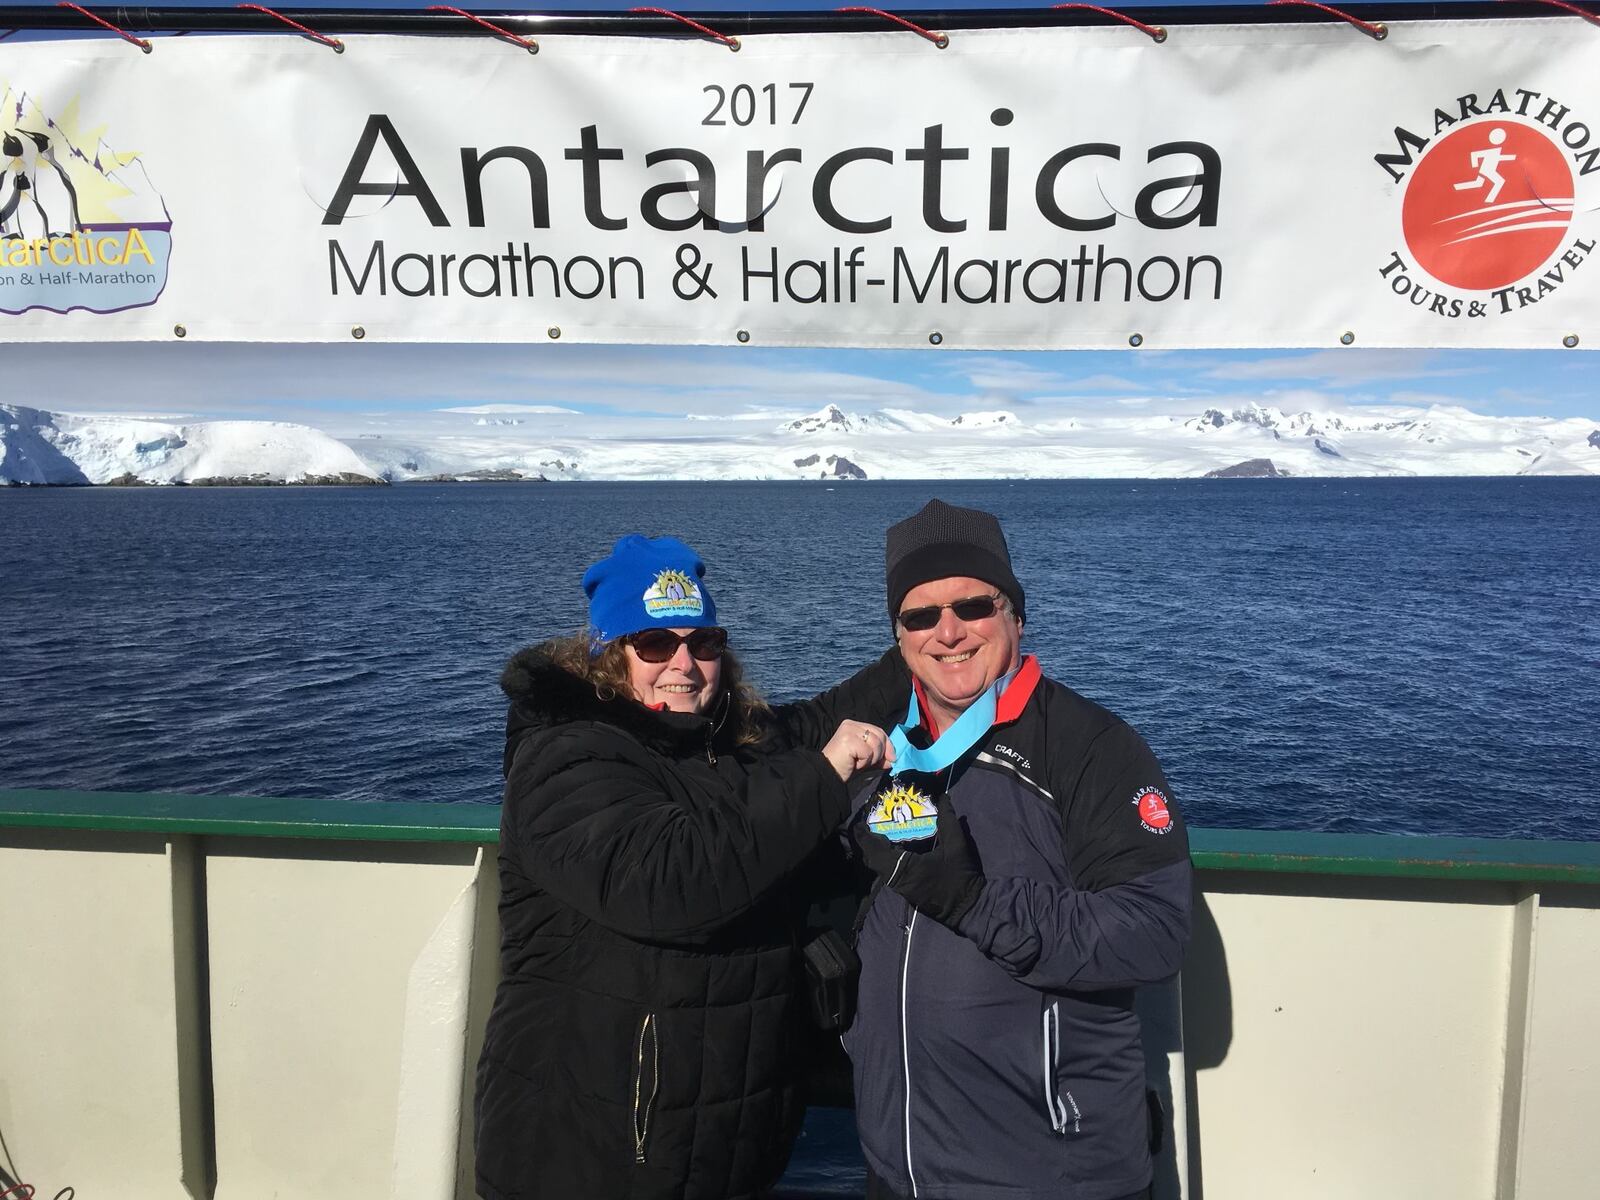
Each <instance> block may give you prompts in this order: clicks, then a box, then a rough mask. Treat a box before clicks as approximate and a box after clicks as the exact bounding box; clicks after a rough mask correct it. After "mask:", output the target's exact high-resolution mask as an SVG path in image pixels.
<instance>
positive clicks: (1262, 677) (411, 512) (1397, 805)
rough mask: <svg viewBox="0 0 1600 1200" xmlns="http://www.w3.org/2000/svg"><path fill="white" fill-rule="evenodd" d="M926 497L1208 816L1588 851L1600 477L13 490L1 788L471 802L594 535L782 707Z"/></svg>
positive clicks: (1597, 701) (3, 592)
mask: <svg viewBox="0 0 1600 1200" xmlns="http://www.w3.org/2000/svg"><path fill="white" fill-rule="evenodd" d="M935 494H937V495H939V496H942V497H943V498H945V499H947V500H949V501H951V502H953V503H960V504H969V505H976V506H980V507H984V508H988V509H990V510H992V511H994V512H996V513H998V514H1000V515H1001V517H1002V519H1003V520H1004V522H1005V527H1006V531H1007V534H1008V536H1009V537H1010V540H1011V545H1012V550H1013V557H1014V559H1015V561H1016V564H1017V574H1018V576H1019V577H1020V579H1021V580H1022V582H1023V584H1024V586H1025V587H1026V589H1027V592H1028V617H1029V620H1028V625H1027V630H1026V634H1025V644H1026V645H1027V647H1028V648H1029V649H1031V650H1032V651H1033V652H1034V653H1036V654H1037V655H1038V656H1039V658H1040V659H1041V661H1042V663H1043V665H1044V667H1045V669H1046V671H1047V673H1049V674H1050V675H1053V676H1055V677H1056V678H1059V679H1061V680H1062V681H1064V682H1066V683H1067V684H1069V685H1070V686H1072V687H1074V688H1076V689H1078V690H1079V691H1081V692H1083V693H1085V694H1086V695H1088V696H1090V697H1092V698H1093V699H1095V700H1098V701H1100V702H1101V703H1103V704H1105V705H1107V706H1108V707H1110V708H1112V709H1113V710H1115V711H1117V712H1119V713H1121V714H1122V715H1123V716H1125V717H1127V718H1128V719H1129V720H1131V721H1132V722H1133V723H1134V724H1135V725H1136V726H1137V727H1138V728H1139V729H1140V730H1141V731H1142V732H1143V733H1144V735H1145V736H1146V738H1147V739H1148V741H1149V742H1150V744H1151V745H1152V746H1153V747H1154V748H1155V750H1156V752H1157V754H1158V755H1159V756H1160V757H1161V759H1162V762H1163V764H1164V765H1165V767H1166V769H1167V773H1168V775H1169V777H1170V779H1171V781H1172V784H1173V787H1174V789H1175V791H1176V792H1177V794H1178V796H1179V797H1180V798H1181V800H1182V802H1183V803H1184V804H1185V806H1186V809H1187V812H1188V814H1189V816H1190V818H1191V820H1193V821H1194V822H1195V823H1196V824H1198V825H1210V826H1247V827H1261V828H1287V829H1322V830H1343V831H1362V830H1365V831H1382V832H1396V833H1434V834H1460V835H1474V836H1494V837H1500V836H1505V837H1545V838H1573V839H1590V838H1594V837H1595V836H1596V833H1595V830H1596V828H1597V827H1600V825H1597V818H1600V793H1597V790H1596V788H1595V787H1594V780H1595V779H1596V778H1597V777H1600V736H1597V733H1600V599H1597V596H1600V479H1470V480H1436V479H1429V480H1414V479H1402V480H1366V479H1362V480H1253V479H1252V480H1181V481H1149V480H1144V481H1077V482H1062V481H1052V482H1027V483H1005V482H965V483H947V484H931V483H865V484H844V483H842V484H838V485H836V486H830V485H826V484H822V483H814V484H813V483H649V484H620V483H619V484H607V483H577V484H573V483H557V484H542V485H541V484H507V485H500V484H439V485H403V486H397V487H392V488H370V489H368V488H351V489H344V488H337V489H315V488H313V489H291V488H277V489H249V488H242V489H184V488H150V489H131V490H124V489H48V490H25V489H8V490H5V491H0V603H3V608H0V612H3V614H4V622H5V625H4V630H5V631H4V634H3V637H0V659H3V662H4V677H5V679H6V680H7V686H6V687H5V689H4V691H3V692H0V730H3V734H4V736H3V737H0V787H58V788H94V789H119V790H133V791H158V790H159V791H184V792H199V793H221V794H236V793H237V794H251V795H275V796H334V797H349V798H357V799H366V800H421V801H432V802H438V803H475V804H485V803H492V802H493V801H494V800H495V799H496V798H497V795H498V790H499V779H498V771H499V761H500V733H501V721H502V716H503V709H502V702H501V696H500V693H499V691H498V688H497V686H496V677H497V675H498V672H499V668H500V665H501V663H502V662H503V661H504V660H505V658H506V657H507V656H508V655H509V654H511V653H512V652H513V651H514V650H516V649H517V648H518V647H519V646H522V645H525V644H527V643H529V642H532V641H536V640H538V639H540V638H543V637H545V636H547V635H550V634H552V633H561V632H567V631H571V630H574V629H576V628H577V627H578V625H579V624H580V623H581V621H582V619H583V604H582V600H583V595H582V591H581V589H580V587H579V584H578V580H579V577H580V575H581V573H582V570H583V568H584V566H585V565H586V564H587V563H589V562H591V561H592V560H594V559H595V558H596V557H598V556H600V555H601V554H603V553H604V552H605V550H606V549H607V547H608V546H609V545H610V543H611V541H612V540H613V539H614V538H615V537H616V536H617V535H618V534H620V533H623V532H626V531H630V530H642V531H644V532H647V533H674V534H678V535H680V536H682V537H684V538H686V539H688V540H689V541H690V542H691V543H693V544H694V545H695V546H697V547H698V548H699V549H700V550H701V552H702V553H703V554H704V556H705V558H706V560H707V562H708V563H709V574H708V583H709V584H710V586H711V588H712V590H713V594H714V596H715V597H716V600H717V603H718V606H719V609H720V611H721V614H722V618H723V620H724V622H725V623H726V624H727V625H728V626H729V627H730V628H731V629H732V631H733V636H734V644H735V645H736V647H737V648H738V649H739V650H740V651H741V652H742V653H743V655H744V657H745V659H746V662H747V664H748V666H749V667H750V669H751V673H752V675H753V676H754V678H755V680H756V682H757V683H758V684H759V685H760V686H761V687H762V688H763V689H764V690H765V691H766V692H767V693H768V695H769V696H771V697H773V698H775V699H783V698H788V697H793V696H799V695H804V694H807V693H810V692H813V691H816V690H819V689H821V688H823V687H825V686H827V685H828V684H830V683H832V682H834V681H835V680H837V679H838V678H840V677H841V676H843V675H844V674H846V673H848V672H849V671H851V670H853V669H854V668H856V667H857V666H859V665H861V664H862V663H864V662H866V661H867V660H868V659H870V658H872V657H875V656H876V655H877V654H878V653H879V652H881V651H882V650H883V649H884V648H885V647H886V646H887V645H888V644H889V638H890V628H889V622H888V618H887V615H886V613H885V611H884V608H883V568H882V552H883V531H884V529H885V527H886V526H887V525H889V524H890V523H891V522H893V521H895V520H897V519H899V518H901V517H903V516H906V515H908V514H909V513H911V512H913V511H914V510H915V509H916V508H918V507H919V506H920V505H921V504H922V503H923V501H925V500H926V499H927V498H928V497H930V496H932V495H935Z"/></svg>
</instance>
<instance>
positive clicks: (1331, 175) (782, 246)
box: [0, 17, 1600, 348]
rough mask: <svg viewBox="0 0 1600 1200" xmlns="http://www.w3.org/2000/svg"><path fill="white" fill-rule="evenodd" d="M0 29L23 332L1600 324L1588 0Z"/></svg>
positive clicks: (1437, 330) (648, 334) (1403, 342)
mask: <svg viewBox="0 0 1600 1200" xmlns="http://www.w3.org/2000/svg"><path fill="white" fill-rule="evenodd" d="M345 41H346V46H347V52H346V53H344V54H342V55H341V54H334V53H333V52H332V51H330V50H329V49H327V48H326V47H323V46H320V45H318V44H316V43H314V42H311V41H309V40H306V39H303V38H299V37H296V36H292V35H286V36H216V37H207V36H199V35H195V36H190V37H186V38H180V39H173V38H167V39H160V40H157V41H156V43H155V49H154V53H152V54H149V55H144V54H140V53H139V52H138V51H137V50H135V49H134V48H133V47H131V46H128V45H127V44H125V43H122V42H119V41H116V40H113V39H107V40H105V41H103V42H102V41H90V42H86V41H68V42H53V43H34V44H27V45H15V44H7V45H4V46H0V85H3V87H4V89H5V96H4V102H3V103H4V107H3V109H0V136H3V140H4V155H3V158H0V160H3V163H4V169H3V174H0V214H3V219H0V234H3V236H0V327H3V331H4V332H3V336H6V337H9V338H16V339H62V340H96V341H104V340H119V339H149V338H164V339H165V338H173V337H176V336H185V337H188V338H190V339H206V340H226V341H257V340H267V341H334V340H348V339H350V338H351V337H364V338H366V339H369V340H373V341H395V340H406V341H448V342H474V341H521V342H527V341H541V342H542V341H547V340H549V339H554V338H559V339H560V340H561V341H563V342H567V341H579V342H644V343H652V342H655V343H660V342H667V343H672V342H703V343H746V342H748V343H750V344H756V345H763V344H764V345H772V344H783V345H856V346H928V345H930V344H932V345H940V346H943V347H946V348H952V347H983V348H1086V347H1099V348H1103V347H1119V346H1129V345H1142V346H1144V347H1148V348H1168V347H1196V346H1207V347H1230V346H1256V347H1276V346H1322V345H1339V344H1345V345H1356V346H1484V347H1528V346H1545V347H1556V346H1560V345H1562V344H1577V345H1581V346H1583V347H1585V348H1589V347H1593V346H1595V345H1596V344H1597V343H1600V327H1597V326H1600V262H1591V259H1592V258H1593V254H1594V250H1595V246H1596V243H1597V241H1600V217H1597V214H1596V209H1597V208H1600V72H1597V71H1596V70H1595V68H1594V63H1595V56H1596V53H1597V52H1600V32H1597V31H1596V30H1595V29H1594V28H1593V27H1592V26H1590V25H1588V24H1586V23H1585V22H1583V21H1582V20H1580V19H1578V18H1575V17H1574V18H1570V19H1568V18H1557V19H1548V20H1515V21H1474V22H1467V21H1449V22H1416V23H1406V24H1397V25H1394V26H1392V27H1391V33H1390V36H1389V38H1388V39H1387V40H1386V41H1384V42H1376V41H1373V40H1371V39H1369V38H1367V37H1365V36H1363V35H1362V34H1361V33H1360V32H1358V31H1356V30H1354V29H1352V28H1350V27H1349V26H1347V25H1343V24H1337V23H1334V24H1322V23H1319V24H1314V25H1311V24H1308V25H1292V26H1283V25H1271V26H1265V25H1263V26H1194V27H1181V26H1180V27H1176V28H1174V29H1173V30H1172V34H1171V37H1170V39H1169V40H1168V41H1167V42H1166V43H1165V44H1159V45H1158V44H1156V43H1154V42H1152V41H1151V40H1150V39H1148V38H1147V37H1145V36H1144V35H1142V34H1140V33H1138V32H1137V31H1135V30H1132V29H1128V28H1123V27H1116V28H1096V29H1012V30H982V31H973V32H956V33H954V34H953V35H952V37H951V44H950V46H949V48H948V49H944V50H940V49H937V48H936V47H934V46H933V45H932V44H930V43H929V42H927V41H925V40H923V39H922V38H919V37H917V36H915V35H914V34H911V33H905V32H899V31H890V32H884V33H881V34H878V33H872V34H863V33H848V34H846V33H837V34H805V35H798V34H785V35H765V36H753V37H747V38H744V39H743V47H742V49H741V50H740V51H739V52H738V53H736V54H735V53H730V52H729V50H728V49H727V48H726V47H725V46H723V45H720V44H718V43H716V42H712V41H709V40H707V41H697V40H692V39H667V38H634V37H604V38H600V37H567V36H561V37H546V38H543V39H542V42H541V52H540V53H539V54H538V55H536V56H534V55H529V54H527V53H526V52H524V51H523V50H522V49H520V48H519V47H517V46H515V45H511V44H508V43H506V42H503V41H498V40H495V39H492V38H428V37H387V36H384V37H378V36H373V37H351V38H347V39H345Z"/></svg>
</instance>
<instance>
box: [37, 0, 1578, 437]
mask: <svg viewBox="0 0 1600 1200" xmlns="http://www.w3.org/2000/svg"><path fill="white" fill-rule="evenodd" d="M425 2H426V0H414V2H413V3H377V2H374V0H344V2H343V3H341V4H340V5H339V6H338V7H341V8H346V9H351V8H420V7H423V6H424V3H425ZM1168 2H1169V3H1178V4H1184V3H1191V2H1192V0H1168ZM186 6H199V5H197V4H195V3H194V0H173V4H172V5H170V7H186ZM296 7H300V6H298V5H297V6H296ZM463 7H467V8H480V9H482V10H483V11H504V7H502V6H485V5H476V4H467V5H463ZM626 7H628V6H627V5H626V4H604V3H586V2H584V0H563V2H561V3H559V4H555V5H552V6H550V7H549V8H546V9H544V10H543V11H547V12H577V11H619V10H622V9H625V8H626ZM829 7H832V6H831V5H825V4H822V5H819V4H807V3H804V2H793V3H784V4H772V3H763V2H761V0H754V2H752V0H695V3H694V4H693V5H692V7H691V9H690V11H696V12H707V11H713V10H727V11H739V12H749V11H758V12H759V11H794V10H799V9H813V8H819V9H826V8H829ZM950 7H956V8H1014V7H1018V6H1016V5H1011V4H1004V3H992V2H988V0H970V2H968V3H965V4H961V5H956V6H945V8H946V9H947V10H948V8H950ZM1037 7H1041V8H1042V7H1044V6H1043V5H1040V6H1037ZM1128 7H1136V5H1129V6H1128ZM906 11H911V9H910V8H909V7H908V8H907V9H906ZM73 361H74V375H75V381H76V382H77V384H78V385H80V386H76V387H75V388H74V391H75V393H76V396H75V405H74V407H75V408H77V409H78V410H79V411H89V410H102V411H118V412H147V413H170V414H174V415H176V414H183V415H186V416H195V417H223V416H250V417H271V418H277V419H289V420H305V421H307V422H309V423H313V424H318V425H321V426H323V427H327V428H330V429H335V428H336V427H337V426H339V425H340V424H341V423H342V422H343V421H345V420H347V419H350V418H353V417H355V416H358V415H371V414H374V413H378V412H382V413H386V414H392V415H393V416H394V417H395V418H396V419H398V420H403V419H404V418H405V417H406V416H407V415H408V414H410V415H420V414H422V413H426V412H429V411H432V410H436V409H439V408H448V407H459V406H481V405H486V404H510V405H554V406H559V407H562V408H567V409H573V410H576V411H578V412H583V413H594V414H595V415H597V416H601V415H608V416H616V415H632V416H635V417H637V418H638V419H641V420H649V419H653V418H665V417H672V416H680V415H682V414H683V413H685V412H691V413H696V414H704V415H709V416H720V417H724V418H728V419H735V418H738V417H740V416H748V417H753V418H756V419H764V418H765V416H766V415H768V414H770V413H773V412H793V411H797V410H808V409H815V408H819V407H821V406H822V405H823V404H825V403H829V402H834V403H838V404H840V405H841V406H843V407H845V408H847V409H852V410H867V409H875V408H880V407H898V408H915V409H919V410H923V411H932V412H939V413H947V414H952V415H953V414H955V413H959V412H970V411H976V410H983V409H995V408H1006V409H1012V410H1015V411H1017V412H1018V413H1019V415H1022V414H1024V413H1026V414H1028V415H1030V416H1032V417H1035V418H1038V419H1045V418H1047V417H1050V416H1066V415H1073V414H1079V413H1081V414H1099V413H1118V412H1120V413H1124V414H1127V413H1134V412H1149V413H1152V414H1154V413H1166V412H1181V413H1192V412H1199V411H1201V410H1203V409H1204V408H1206V407H1210V406H1213V405H1216V406H1229V405H1237V404H1241V403H1248V402H1251V401H1257V402H1260V403H1264V404H1275V405H1278V406H1280V407H1285V408H1295V409H1299V408H1319V407H1344V406H1347V405H1368V404H1390V405H1407V406H1423V407H1426V406H1429V405H1433V404H1451V405H1460V406H1463V407H1466V408H1469V409H1472V410H1473V411H1476V412H1481V413H1489V414H1495V415H1503V416H1535V415H1537V416H1558V417H1582V418H1585V419H1595V420H1597V421H1600V399H1597V397H1596V390H1595V386H1594V383H1593V378H1594V370H1593V358H1592V357H1591V356H1590V355H1589V354H1587V353H1585V352H1583V351H1567V350H1529V351H1444V350H1434V351H1395V350H1362V349H1358V348H1352V349H1333V350H1313V351H1261V352H1239V351H1149V350H1143V351H1135V350H1118V351H1073V352H1055V353H1042V352H1041V353H1003V352H994V353H975V352H966V351H920V350H919V351H887V350H884V351H871V350H781V349H762V348H755V347H727V348H715V347H673V348H661V347H598V346H588V347H586V346H573V345H550V344H540V345H532V346H418V345H387V346H385V345H375V344H364V345H327V346H307V347H297V348H296V349H295V350H294V351H293V353H287V354H286V353H285V351H284V348H283V347H280V346H259V345H240V346H218V345H195V344H191V345H171V344H159V345H157V344H152V345H144V344H139V345H131V346H130V345H120V346H117V345H89V346H82V347H76V348H74V350H73ZM35 400H36V402H39V403H43V398H42V397H38V398H35Z"/></svg>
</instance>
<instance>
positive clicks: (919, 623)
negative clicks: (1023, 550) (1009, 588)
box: [895, 592, 1000, 633]
mask: <svg viewBox="0 0 1600 1200" xmlns="http://www.w3.org/2000/svg"><path fill="white" fill-rule="evenodd" d="M999 607H1000V593H999V592H996V593H995V594H994V595H992V596H968V597H967V598H966V599H965V600H955V601H952V602H951V603H949V604H929V605H927V606H925V607H923V608H908V609H906V610H905V611H904V612H902V613H901V614H900V615H899V616H898V617H896V618H895V620H897V621H899V622H900V628H901V629H904V630H905V631H906V632H907V633H921V632H922V631H923V630H924V629H932V628H933V627H934V626H935V625H937V624H938V623H939V614H940V613H942V612H943V611H944V610H945V609H947V608H948V609H949V610H950V611H951V612H953V613H955V615H956V620H958V621H981V620H983V619H984V618H985V617H992V616H994V614H995V610H996V609H997V608H999Z"/></svg>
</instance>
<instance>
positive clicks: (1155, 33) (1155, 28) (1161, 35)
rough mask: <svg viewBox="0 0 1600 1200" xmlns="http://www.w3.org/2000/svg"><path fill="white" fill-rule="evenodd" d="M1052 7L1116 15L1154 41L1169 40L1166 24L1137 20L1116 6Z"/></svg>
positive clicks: (1053, 5) (1059, 5)
mask: <svg viewBox="0 0 1600 1200" xmlns="http://www.w3.org/2000/svg"><path fill="white" fill-rule="evenodd" d="M1050 7H1051V8H1082V9H1087V10H1088V11H1089V12H1097V13H1099V14H1101V15H1102V16H1106V17H1115V18H1116V19H1117V20H1119V21H1121V22H1122V23H1123V24H1124V25H1132V26H1133V27H1134V28H1135V29H1137V30H1138V31H1139V32H1140V33H1142V34H1144V35H1145V36H1147V37H1148V38H1149V39H1150V40H1151V41H1152V42H1164V41H1166V40H1167V30H1166V27H1165V26H1164V25H1146V24H1145V23H1144V22H1143V21H1136V20H1134V19H1133V18H1132V17H1130V16H1129V15H1128V14H1127V13H1120V12H1118V11H1117V10H1116V9H1114V8H1101V7H1100V6H1099V5H1098V4H1052V5H1051V6H1050Z"/></svg>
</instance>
